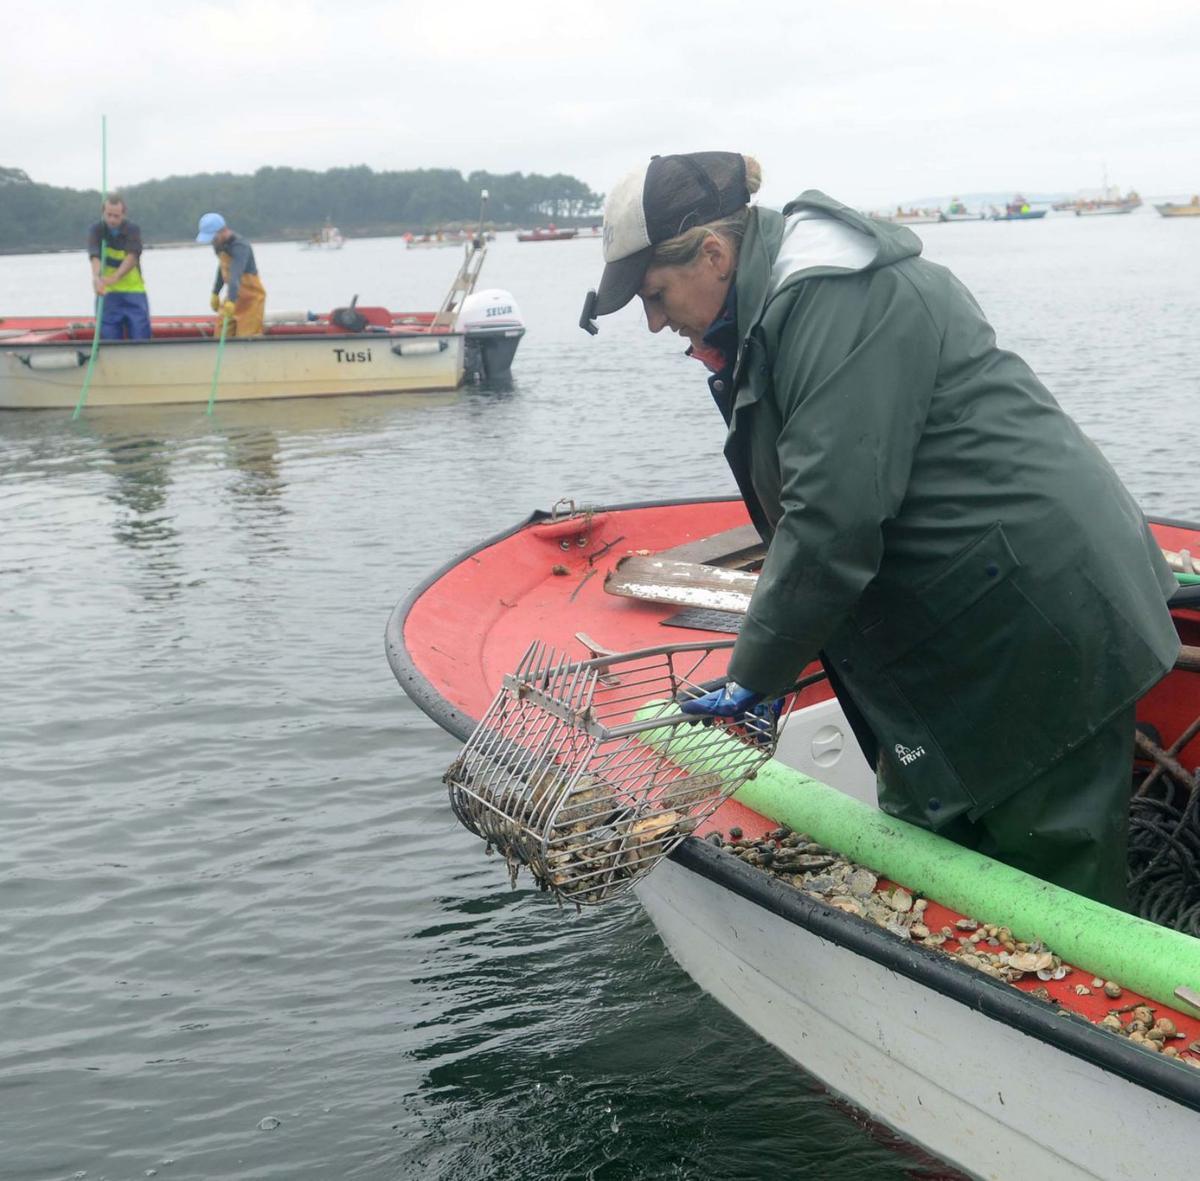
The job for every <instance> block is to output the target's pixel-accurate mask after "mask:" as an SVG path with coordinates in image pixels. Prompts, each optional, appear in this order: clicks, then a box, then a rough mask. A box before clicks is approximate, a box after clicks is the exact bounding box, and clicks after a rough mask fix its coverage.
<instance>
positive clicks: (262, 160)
mask: <svg viewBox="0 0 1200 1181" xmlns="http://www.w3.org/2000/svg"><path fill="white" fill-rule="evenodd" d="M6 26H7V27H6V31H5V34H4V38H3V44H0V102H2V103H3V111H2V118H0V165H7V166H11V167H18V168H23V169H25V171H26V172H28V173H29V174H30V176H31V177H32V178H33V179H34V180H38V181H43V182H46V183H50V184H56V185H69V186H72V187H75V188H99V185H100V117H101V115H102V114H103V115H107V117H108V182H109V187H110V188H114V187H119V186H121V185H128V184H132V183H135V182H138V181H143V180H149V179H151V178H155V177H164V176H170V175H178V174H187V173H195V172H210V171H211V172H215V171H233V172H250V171H253V170H254V169H255V168H258V167H260V166H262V165H266V164H271V165H291V166H295V167H304V168H314V169H323V168H329V167H332V166H335V165H354V164H366V165H369V166H370V167H371V168H374V169H377V170H381V169H404V168H417V167H445V168H455V169H458V170H460V171H462V172H463V173H464V174H465V173H468V172H470V171H471V170H473V169H476V168H482V169H488V170H490V171H493V172H511V171H516V172H541V173H554V172H566V173H570V174H572V175H574V176H577V177H579V178H580V179H582V180H584V181H586V182H587V183H588V184H589V185H590V186H591V187H592V188H593V189H595V190H597V191H606V190H607V189H609V188H610V187H611V185H612V184H613V182H614V181H615V180H616V179H617V178H618V177H619V176H620V175H622V174H623V173H625V172H627V171H628V170H629V169H630V168H632V167H634V166H635V165H637V164H639V163H641V162H642V161H643V160H644V159H646V158H647V157H648V156H649V155H651V154H653V153H655V152H671V151H690V150H696V149H702V148H721V149H731V150H739V151H743V152H747V153H750V154H753V155H756V156H758V158H759V160H760V161H761V162H762V165H763V170H764V176H765V185H764V189H763V194H762V197H763V199H764V200H766V201H767V202H768V203H774V204H781V203H782V202H784V201H786V200H787V199H788V198H789V197H791V196H793V195H795V194H796V193H798V192H799V191H801V190H802V189H805V188H810V187H815V188H820V189H824V190H825V191H826V192H829V193H831V194H832V195H834V196H836V197H838V198H840V199H841V200H844V201H847V202H848V203H850V204H854V205H858V206H861V207H883V206H887V205H888V204H890V203H894V202H896V201H901V200H907V199H912V198H917V197H921V196H926V195H939V194H951V193H969V192H975V191H1007V190H1016V189H1023V190H1025V191H1068V192H1069V191H1074V190H1076V189H1080V188H1088V187H1091V188H1095V187H1098V186H1099V185H1100V183H1101V180H1102V175H1103V170H1104V169H1105V168H1107V175H1108V178H1109V180H1110V182H1111V183H1113V184H1119V185H1121V186H1122V187H1125V188H1128V187H1131V186H1132V187H1136V188H1137V189H1138V190H1139V191H1140V192H1141V193H1142V194H1143V195H1146V196H1152V195H1167V196H1171V195H1184V194H1190V193H1192V192H1195V191H1197V190H1200V94H1198V90H1197V80H1198V79H1200V3H1197V0H1144V2H1143V3H1139V4H1130V5H1116V4H1106V3H1103V2H1102V0H1045V2H1044V3H1030V2H1029V0H1026V2H1024V3H1011V2H1010V3H1008V4H999V3H976V2H973V0H936V2H932V0H930V2H927V0H893V2H890V3H881V2H877V0H849V2H847V0H821V2H819V3H812V2H809V0H790V2H780V3H776V2H774V0H726V2H725V3H719V4H718V3H706V2H703V0H693V2H692V3H689V4H682V3H675V2H673V0H672V2H667V3H658V2H656V0H640V2H627V0H609V2H607V3H604V2H596V0H593V2H591V3H572V2H570V0H558V2H557V3H554V4H548V3H542V2H540V0H539V2H536V3H527V2H522V0H508V2H505V3H502V2H500V0H495V2H492V3H480V2H477V0H454V2H451V3H413V2H411V0H390V2H383V0H339V2H337V3H334V2H329V3H311V2H309V0H237V2H236V3H225V2H222V0H207V2H202V0H155V2H153V3H150V2H145V0H122V2H119V3H117V2H113V0H109V2H107V3H104V4H83V3H68V2H55V0H39V3H36V4H28V5H23V6H21V8H20V10H19V12H18V10H16V9H14V10H12V11H10V12H8V13H7V21H6Z"/></svg>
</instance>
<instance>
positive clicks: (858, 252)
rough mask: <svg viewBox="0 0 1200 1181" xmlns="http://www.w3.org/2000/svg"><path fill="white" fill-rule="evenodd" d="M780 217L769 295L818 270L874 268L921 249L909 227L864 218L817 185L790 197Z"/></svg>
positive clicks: (840, 270) (913, 253) (908, 256)
mask: <svg viewBox="0 0 1200 1181" xmlns="http://www.w3.org/2000/svg"><path fill="white" fill-rule="evenodd" d="M783 218H784V225H783V237H782V239H781V241H780V245H779V250H778V252H777V254H776V257H775V258H774V260H773V262H772V267H771V290H772V294H774V293H775V292H777V291H779V290H781V289H782V288H783V287H784V286H790V285H791V282H792V281H794V280H799V279H802V278H809V277H812V275H813V274H814V273H817V272H819V273H821V274H837V273H839V272H843V273H844V272H850V271H868V270H875V269H877V268H879V267H885V266H889V265H890V264H892V263H896V262H900V261H902V260H903V259H906V258H912V257H914V256H915V255H918V254H920V253H921V239H920V238H918V237H917V236H916V234H914V233H913V232H912V231H911V230H910V229H908V228H906V227H905V226H896V225H892V224H891V223H889V222H883V221H876V220H874V219H873V218H870V217H864V216H863V215H862V214H861V213H858V212H857V211H856V210H853V209H851V208H849V207H848V206H846V205H843V204H842V203H841V202H840V201H835V200H834V199H833V198H832V197H828V196H826V195H825V194H824V193H822V192H818V191H817V190H816V189H808V190H807V191H805V192H803V193H801V194H800V196H799V197H797V198H796V199H795V200H794V201H789V202H788V204H787V205H785V206H784V208H783Z"/></svg>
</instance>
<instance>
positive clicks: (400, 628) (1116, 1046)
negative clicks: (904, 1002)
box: [384, 495, 1200, 1112]
mask: <svg viewBox="0 0 1200 1181" xmlns="http://www.w3.org/2000/svg"><path fill="white" fill-rule="evenodd" d="M740 499H741V497H739V496H736V495H734V496H697V497H687V498H682V499H678V500H650V501H635V502H631V503H626V504H615V505H596V506H586V507H587V510H588V511H590V512H593V513H603V512H613V513H615V512H623V511H631V510H638V509H653V508H674V507H678V506H685V505H690V504H714V503H729V502H733V501H738V500H740ZM553 515H554V514H552V513H550V512H547V511H545V510H544V509H535V510H534V511H533V512H532V513H530V515H529V516H528V517H526V518H525V519H524V520H522V521H520V522H519V523H517V524H516V525H513V526H511V527H510V528H507V529H503V530H501V531H500V532H498V533H495V534H493V535H492V536H490V537H487V538H485V539H484V540H482V541H480V542H479V543H477V544H475V545H473V546H471V547H470V548H468V549H466V550H464V551H463V552H461V553H460V554H458V555H457V556H456V557H453V558H451V559H450V560H449V561H447V562H445V563H444V564H443V565H442V566H441V567H439V568H438V569H437V570H435V571H434V572H433V573H431V574H429V575H428V576H426V577H425V578H423V579H422V580H421V581H420V582H419V583H417V585H416V586H414V587H413V589H412V590H410V591H409V593H408V594H407V595H406V596H405V597H404V598H403V599H402V600H401V601H400V602H399V603H398V604H397V605H396V606H395V608H393V610H392V612H391V614H390V615H389V616H388V621H387V624H386V626H385V628H384V647H385V649H386V652H387V659H388V664H389V665H390V666H391V669H392V673H393V675H394V676H395V678H396V680H397V682H398V683H399V684H400V686H401V687H402V688H403V689H404V691H405V693H406V694H407V695H408V696H409V697H410V698H411V699H412V701H413V703H414V704H415V705H416V706H417V707H418V708H419V709H420V710H421V711H422V712H423V713H425V714H426V716H428V717H429V718H430V719H431V720H432V721H434V722H436V723H437V724H438V725H439V726H440V727H442V729H444V730H446V731H447V732H448V733H449V734H451V735H452V736H453V737H455V738H458V739H459V740H460V741H462V742H465V741H466V740H467V739H468V738H469V737H470V735H471V732H472V731H473V730H474V729H475V726H476V724H477V719H474V718H471V717H469V716H467V715H466V714H464V713H462V712H461V711H459V710H457V709H455V708H454V706H452V705H451V704H450V702H449V701H447V700H446V698H445V697H443V696H442V695H441V694H440V693H439V692H438V691H437V689H436V688H435V687H434V685H433V683H432V682H431V681H430V680H429V678H428V677H426V676H425V674H424V673H423V672H421V670H420V669H419V668H418V667H417V664H416V661H415V660H414V658H413V656H412V654H411V653H410V652H409V650H408V647H407V645H406V644H405V642H404V625H405V622H406V620H407V618H408V615H409V613H410V612H411V610H412V608H413V607H414V606H415V605H416V603H417V602H418V601H419V600H420V599H421V598H422V596H424V595H425V593H426V592H427V591H429V590H430V589H431V588H432V587H433V586H434V585H436V584H437V583H438V582H439V581H440V580H441V579H442V578H443V577H445V575H447V574H448V573H450V571H452V570H454V569H455V568H456V567H458V566H460V565H461V564H462V563H463V562H465V561H467V560H469V559H470V558H472V557H473V556H474V555H476V554H478V553H480V552H481V551H482V550H485V549H489V548H491V547H492V546H494V545H497V544H499V543H500V542H502V541H505V540H507V539H508V538H510V537H512V536H514V535H515V534H517V533H519V532H521V530H523V529H525V528H527V527H528V526H530V525H533V524H537V523H538V522H540V521H546V520H550V519H551V518H552V517H553ZM1146 519H1147V521H1149V522H1151V523H1153V524H1156V525H1165V526H1168V527H1174V528H1183V529H1196V530H1200V524H1197V523H1196V522H1194V521H1185V520H1182V519H1180V518H1174V517H1158V516H1147V518H1146ZM1181 589H1188V588H1181ZM1187 608H1188V609H1190V608H1191V605H1190V604H1187ZM670 857H671V859H672V860H673V861H675V862H677V863H678V864H679V865H681V866H683V867H685V868H687V869H688V870H690V871H692V872H694V873H698V874H700V875H701V876H702V877H705V878H707V879H708V880H710V881H712V882H713V883H714V884H716V885H719V886H724V887H726V888H727V889H730V890H732V891H733V892H734V893H736V894H737V895H739V896H740V897H742V898H744V899H746V900H747V901H749V902H753V903H755V904H756V905H759V906H762V907H763V908H764V909H766V910H768V911H770V912H771V913H772V914H775V915H777V916H778V917H779V918H782V919H784V920H785V921H787V922H790V923H793V924H794V925H796V926H798V927H802V928H803V929H804V930H807V931H810V932H811V933H813V934H814V935H817V936H818V937H819V938H822V939H826V940H828V941H829V942H831V943H834V944H836V945H838V946H839V947H844V948H846V949H847V950H849V951H852V952H855V953H856V954H859V955H862V956H864V957H865V958H866V959H868V960H870V961H871V962H873V963H876V964H878V965H879V966H881V967H884V968H888V969H890V970H892V971H896V972H899V973H900V974H901V975H903V976H906V977H907V978H908V979H910V980H913V981H915V982H916V983H918V984H922V985H925V986H927V987H929V988H931V989H933V990H934V991H935V992H937V993H940V994H941V995H943V996H945V997H948V998H949V999H951V1000H955V1001H958V1002H959V1003H961V1004H964V1005H966V1006H967V1007H968V1008H971V1009H974V1010H976V1011H977V1012H979V1013H982V1014H983V1015H984V1016H986V1017H989V1018H991V1019H993V1020H995V1021H998V1022H1000V1023H1001V1024H1003V1025H1007V1026H1010V1027H1012V1028H1014V1029H1016V1030H1017V1031H1018V1032H1020V1033H1024V1034H1027V1035H1029V1036H1031V1037H1036V1038H1037V1039H1038V1040H1040V1041H1042V1042H1045V1043H1046V1044H1048V1045H1050V1046H1053V1047H1054V1048H1055V1049H1058V1050H1061V1051H1062V1052H1064V1053H1066V1054H1069V1055H1071V1056H1072V1057H1075V1058H1079V1059H1081V1060H1083V1061H1085V1062H1088V1063H1089V1064H1091V1065H1093V1066H1096V1067H1099V1068H1100V1069H1101V1070H1105V1071H1108V1072H1109V1073H1111V1074H1114V1075H1116V1076H1118V1077H1119V1078H1122V1079H1124V1080H1125V1081H1127V1082H1130V1083H1132V1084H1134V1085H1135V1086H1139V1087H1143V1088H1144V1089H1146V1090H1147V1091H1150V1092H1152V1093H1154V1094H1156V1095H1158V1096H1160V1097H1161V1098H1164V1099H1167V1100H1169V1101H1171V1102H1173V1103H1178V1104H1180V1105H1181V1106H1184V1107H1187V1108H1190V1109H1191V1110H1193V1111H1197V1112H1200V1070H1197V1069H1195V1068H1194V1067H1188V1066H1186V1065H1185V1064H1183V1063H1182V1062H1175V1061H1172V1060H1170V1059H1167V1058H1163V1057H1161V1056H1160V1055H1156V1054H1153V1053H1151V1052H1150V1051H1148V1050H1143V1049H1140V1048H1139V1047H1137V1046H1135V1045H1133V1044H1131V1043H1128V1042H1126V1041H1125V1040H1124V1039H1123V1038H1121V1037H1120V1035H1118V1034H1115V1033H1111V1032H1110V1031H1108V1030H1105V1029H1101V1028H1100V1027H1099V1026H1097V1025H1094V1024H1093V1023H1092V1022H1091V1021H1089V1020H1088V1019H1087V1018H1086V1017H1084V1016H1082V1015H1080V1014H1076V1013H1072V1012H1070V1011H1069V1010H1061V1012H1063V1013H1065V1014H1066V1016H1065V1017H1064V1016H1059V1012H1060V1009H1059V1008H1058V1007H1057V1005H1055V1004H1054V1003H1053V1002H1050V1003H1047V1002H1045V1001H1041V1000H1038V999H1037V998H1036V997H1033V996H1031V995H1030V994H1029V993H1027V992H1025V991H1023V990H1022V989H1019V988H1014V987H1012V985H1010V984H1005V983H1003V982H1001V981H999V980H993V979H991V978H990V977H988V976H986V975H984V974H983V973H981V972H977V971H975V970H974V969H972V968H969V967H967V966H966V965H965V964H960V963H957V962H956V961H954V960H953V959H951V958H950V957H948V956H946V955H944V954H943V953H941V952H938V951H935V950H932V949H930V948H925V947H919V946H917V945H916V944H913V943H911V942H908V943H905V942H901V941H900V940H899V939H898V938H896V936H894V935H891V934H890V933H888V932H887V931H884V930H882V929H881V928H878V927H876V926H875V925H874V924H872V923H870V922H868V921H867V920H866V919H863V918H860V917H858V916H856V915H852V914H847V913H846V912H844V911H840V910H837V909H836V908H834V907H831V906H829V904H828V903H827V902H825V901H824V900H823V899H817V898H814V897H812V896H810V895H807V894H805V893H804V892H803V891H801V890H798V889H796V888H795V887H794V886H787V885H784V884H783V883H781V882H777V881H776V880H775V879H774V878H773V877H771V875H769V874H766V873H763V872H762V871H761V870H758V869H756V868H754V867H751V866H748V865H746V864H745V863H743V862H742V861H741V860H740V859H739V858H736V857H730V856H729V855H728V854H725V853H723V852H722V851H720V850H718V849H716V848H714V847H713V846H712V845H711V844H709V843H707V842H706V841H704V840H702V839H700V838H698V837H694V836H692V837H688V838H686V839H685V840H684V841H683V842H682V843H681V844H679V845H678V846H677V847H676V848H675V850H674V851H673V852H672V853H671V854H670Z"/></svg>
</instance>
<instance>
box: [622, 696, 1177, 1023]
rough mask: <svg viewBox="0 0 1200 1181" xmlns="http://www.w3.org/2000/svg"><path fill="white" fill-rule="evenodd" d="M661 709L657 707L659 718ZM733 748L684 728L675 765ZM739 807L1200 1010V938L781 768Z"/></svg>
mask: <svg viewBox="0 0 1200 1181" xmlns="http://www.w3.org/2000/svg"><path fill="white" fill-rule="evenodd" d="M661 708H662V707H661V704H658V705H656V706H655V707H654V710H657V711H659V712H661ZM652 716H654V712H652V710H651V709H649V708H647V709H645V710H641V711H639V713H638V717H639V718H641V717H652ZM667 735H668V732H667V731H664V730H653V731H648V732H646V734H644V735H642V737H643V738H644V739H647V740H649V741H650V742H651V743H652V744H653V745H655V746H658V747H659V748H660V749H663V747H664V744H663V742H662V740H663V739H664V738H666V737H667ZM733 741H734V740H733V739H731V738H724V736H717V735H713V734H712V732H711V730H710V729H708V728H706V729H705V730H703V731H701V732H699V733H696V732H695V731H693V732H692V736H688V735H686V734H680V733H679V731H678V730H676V731H675V733H674V734H673V735H672V736H671V743H670V751H669V757H670V759H671V761H672V762H673V763H676V764H679V765H683V766H686V767H688V768H689V769H690V770H695V771H701V772H703V771H719V769H720V764H721V762H722V761H723V760H722V754H721V751H720V750H719V749H714V748H719V747H720V746H721V745H722V742H729V743H732V742H733ZM734 799H736V800H737V801H738V802H739V803H741V804H744V805H745V806H746V807H748V808H751V809H752V810H753V811H755V812H758V813H760V814H761V815H763V816H766V817H767V818H768V819H770V820H772V821H774V822H775V823H777V824H786V825H787V826H788V827H790V828H792V829H794V830H795V831H797V832H803V833H807V834H808V835H809V836H811V837H812V838H813V839H814V840H816V841H818V842H819V843H820V844H822V845H824V846H825V847H826V848H828V849H832V850H833V851H834V852H836V853H840V854H841V855H842V856H843V857H848V858H850V859H851V860H852V861H856V862H858V863H859V864H861V865H865V866H868V867H869V868H870V869H872V870H874V871H875V872H876V873H879V874H882V875H883V876H884V877H888V878H891V879H892V880H893V881H896V882H900V883H902V884H903V885H905V886H906V887H908V888H909V889H910V890H914V891H916V892H918V893H920V894H923V895H925V896H927V897H929V898H930V899H932V900H933V901H935V902H940V903H941V904H942V905H944V906H948V907H950V908H951V909H952V910H957V911H960V912H961V913H963V914H965V915H968V916H970V917H971V918H973V919H977V920H978V921H979V922H982V923H992V924H995V925H996V926H1004V927H1008V928H1009V929H1010V930H1011V931H1012V932H1013V934H1014V935H1015V936H1016V938H1018V939H1021V940H1025V941H1028V942H1033V941H1034V940H1039V939H1040V940H1041V941H1042V942H1043V943H1044V944H1045V945H1046V946H1047V947H1048V948H1050V949H1051V950H1052V951H1053V952H1054V953H1055V954H1056V955H1060V956H1062V958H1063V959H1064V960H1065V961H1066V962H1067V963H1068V964H1071V965H1072V966H1074V967H1076V968H1080V969H1082V970H1083V971H1085V972H1090V973H1091V974H1093V975H1095V976H1103V977H1104V978H1105V979H1106V980H1115V981H1117V982H1118V983H1119V984H1121V985H1122V986H1123V987H1125V988H1128V989H1131V990H1132V991H1133V992H1135V993H1140V994H1141V995H1142V996H1147V997H1150V998H1152V999H1154V1000H1156V1001H1158V1002H1160V1003H1161V1004H1164V1005H1170V1006H1171V1007H1172V1008H1176V1009H1179V1010H1181V1011H1182V1012H1185V1013H1193V1014H1194V1013H1195V1012H1197V1011H1198V1010H1196V1009H1194V1008H1193V1007H1192V1006H1190V1005H1188V1004H1187V1003H1186V1002H1185V1001H1183V1000H1182V999H1181V998H1180V997H1178V996H1176V995H1175V989H1176V988H1178V987H1180V986H1183V987H1186V988H1189V989H1193V990H1200V939H1195V938H1193V937H1192V936H1190V935H1184V934H1181V933H1180V932H1178V931H1172V930H1169V929H1168V928H1166V927H1160V926H1157V925H1156V924H1154V923H1148V922H1146V921H1145V920H1144V919H1140V918H1137V917H1136V916H1134V915H1131V914H1126V913H1125V912H1124V911H1120V910H1115V909H1113V908H1112V907H1110V906H1105V905H1104V904H1103V903H1100V902H1093V901H1092V900H1091V899H1090V898H1084V897H1082V896H1081V895H1079V894H1075V893H1073V892H1072V891H1070V890H1066V889H1063V888H1062V887H1061V886H1054V885H1051V884H1050V883H1049V882H1044V881H1042V880H1041V879H1040V878H1035V877H1033V876H1032V875H1030V874H1027V873H1024V872H1022V871H1021V870H1019V869H1013V868H1012V867H1011V866H1008V865H1004V864H1002V863H1001V862H999V861H993V860H992V859H991V858H990V857H985V856H983V855H982V854H979V853H975V852H973V851H972V850H970V849H966V848H963V847H962V846H961V845H956V844H954V843H953V842H952V841H948V840H946V838H945V837H940V836H938V835H937V834H936V833H933V832H927V831H926V830H925V829H922V828H917V827H915V826H914V825H911V824H907V823H905V822H904V821H902V820H896V819H894V818H892V817H890V816H887V815H885V814H884V813H883V812H880V811H879V810H878V809H876V808H872V807H870V806H869V805H867V804H864V803H861V802H860V801H859V800H855V799H852V798H851V797H850V796H847V795H844V794H843V793H842V792H840V791H837V790H836V789H835V788H832V787H829V786H828V785H827V784H824V783H820V782H819V781H817V780H815V779H812V778H810V777H809V776H807V775H805V774H803V773H802V772H800V771H796V770H794V769H792V768H791V767H785V766H784V765H783V764H782V763H778V762H776V761H775V760H771V761H769V762H768V763H766V765H765V766H764V767H763V768H762V769H761V770H760V771H759V772H758V775H757V776H756V777H755V778H754V779H751V780H749V781H748V782H747V783H745V784H744V785H743V786H742V787H741V788H740V789H739V790H738V791H737V792H736V794H735V795H734Z"/></svg>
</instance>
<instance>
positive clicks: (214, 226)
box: [196, 213, 225, 244]
mask: <svg viewBox="0 0 1200 1181" xmlns="http://www.w3.org/2000/svg"><path fill="white" fill-rule="evenodd" d="M224 228H225V219H224V218H223V217H222V216H221V215H220V214H219V213H206V214H205V215H204V216H203V217H202V218H201V219H200V232H199V233H198V234H197V235H196V241H197V242H203V243H205V244H207V243H209V242H211V241H212V240H213V239H214V238H215V237H216V236H217V235H218V234H219V233H220V232H221V231H222V230H223V229H224Z"/></svg>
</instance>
